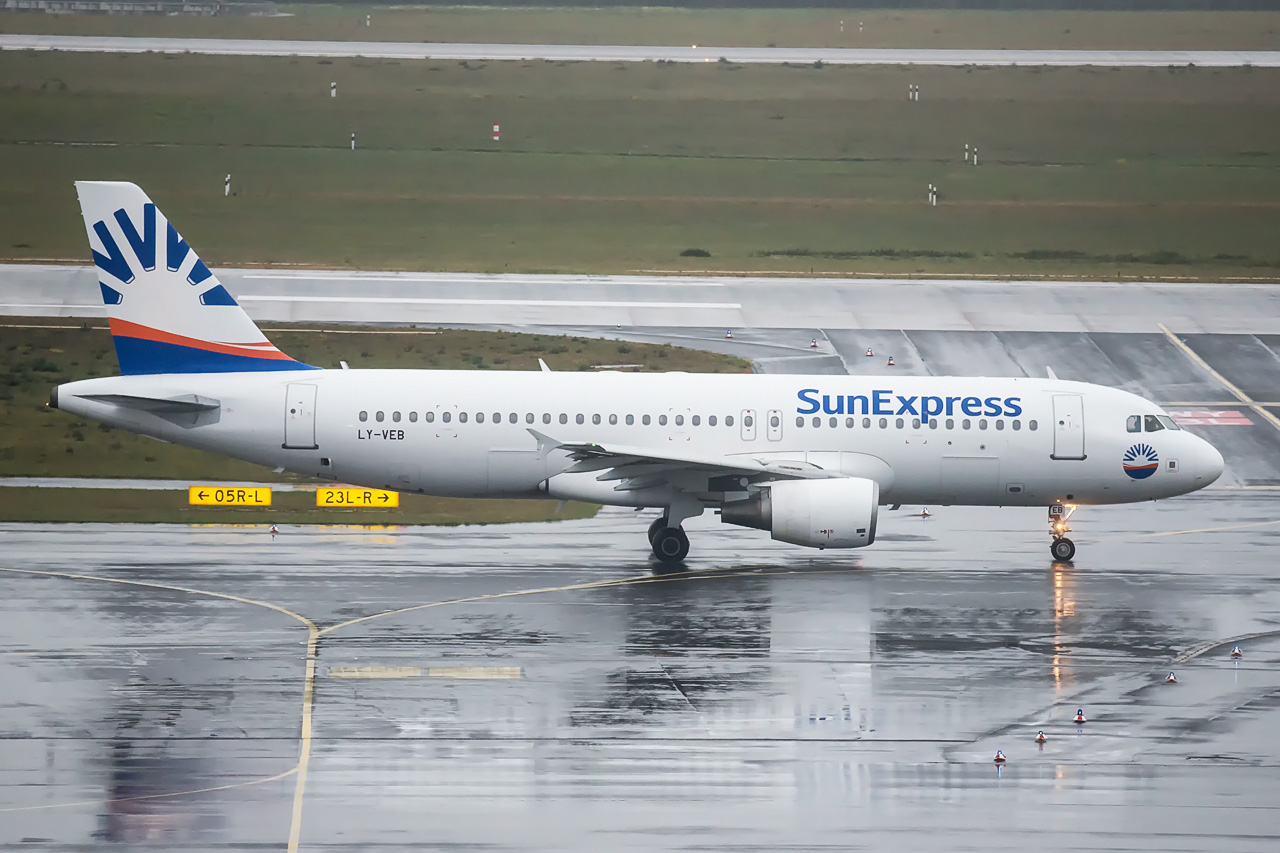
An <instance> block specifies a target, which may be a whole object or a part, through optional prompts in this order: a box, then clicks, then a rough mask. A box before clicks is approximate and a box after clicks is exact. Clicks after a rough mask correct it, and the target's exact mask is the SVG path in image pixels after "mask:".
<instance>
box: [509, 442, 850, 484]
mask: <svg viewBox="0 0 1280 853" xmlns="http://www.w3.org/2000/svg"><path fill="white" fill-rule="evenodd" d="M529 432H530V433H532V434H533V437H534V438H536V439H537V440H538V449H539V450H540V451H542V452H544V453H545V452H547V451H550V450H562V451H565V452H567V453H568V454H569V458H570V459H572V460H573V462H574V464H573V465H572V466H570V467H569V468H567V469H565V471H564V472H563V473H565V474H584V473H589V472H592V471H599V472H600V476H598V477H596V479H597V480H606V481H607V480H617V481H619V482H618V485H617V486H615V487H614V488H615V489H616V490H618V491H630V490H633V489H644V488H649V487H652V486H658V485H662V484H663V483H666V482H669V481H671V480H673V479H675V478H680V477H682V475H688V474H691V473H693V474H698V475H701V476H705V477H706V478H708V479H710V478H712V477H722V476H738V477H744V476H745V477H749V478H752V479H755V480H766V479H767V480H779V479H782V480H794V479H804V480H810V479H830V478H835V477H844V476H846V475H845V474H842V473H840V472H839V471H830V470H827V469H825V468H821V467H819V466H817V465H813V464H811V463H809V462H800V461H797V460H792V459H757V458H754V457H752V456H750V455H741V456H738V455H735V456H715V455H704V454H697V453H681V452H680V451H678V450H674V449H665V448H662V449H659V448H653V447H633V446H628V445H620V444H596V443H595V442H586V441H558V440H556V439H554V438H552V437H550V436H548V435H544V434H543V433H540V432H538V431H537V430H532V429H531V430H529Z"/></svg>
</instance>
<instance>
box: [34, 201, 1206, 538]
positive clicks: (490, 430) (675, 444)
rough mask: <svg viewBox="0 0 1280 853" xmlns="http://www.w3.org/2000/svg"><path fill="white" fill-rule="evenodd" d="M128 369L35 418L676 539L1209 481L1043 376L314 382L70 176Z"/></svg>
mask: <svg viewBox="0 0 1280 853" xmlns="http://www.w3.org/2000/svg"><path fill="white" fill-rule="evenodd" d="M76 188H77V190H78V193H79V199H80V207H81V212H82V214H83V217H84V222H85V230H86V233H87V235H88V238H89V243H90V247H91V250H92V255H93V260H94V263H95V265H96V267H97V272H98V278H99V288H100V291H101V294H102V300H103V304H104V306H105V310H106V314H107V317H108V318H109V321H110V330H111V334H112V338H113V340H114V344H115V350H116V355H117V358H118V360H119V363H120V372H121V374H122V375H121V376H114V377H99V378H95V379H85V380H81V381H78V382H70V383H67V384H64V385H59V386H58V387H56V388H55V389H54V390H53V392H52V394H51V397H50V406H51V407H53V408H55V409H61V410H63V411H66V412H70V413H72V414H74V415H77V416H80V417H87V418H93V419H95V420H98V421H101V422H103V423H107V424H110V425H112V426H116V427H120V428H122V429H126V430H129V431H132V432H135V433H139V434H142V435H147V436H151V437H153V438H157V439H161V440H163V441H167V442H172V443H174V444H181V445H186V446H188V447H196V448H200V449H202V450H208V451H212V452H214V453H218V454H222V455H224V456H229V457H234V458H237V459H243V460H247V461H249V462H255V463H258V464H261V465H266V466H269V467H272V468H279V469H285V470H289V471H293V472H296V473H298V474H302V475H306V476H308V477H316V478H320V479H322V480H331V481H338V482H344V483H350V484H355V485H359V486H364V487H371V488H380V489H389V490H396V491H401V492H417V493H424V494H431V495H443V496H454V497H461V498H544V499H545V498H556V499H560V500H579V501H587V502H592V503H598V504H606V505H611V506H625V507H636V508H657V509H660V510H661V514H660V515H659V517H658V518H657V519H656V520H654V521H653V523H652V524H651V525H650V527H649V531H648V537H649V544H650V547H651V549H652V551H653V554H654V555H655V557H656V558H657V559H658V560H660V561H663V562H679V561H683V560H684V559H685V557H686V556H687V555H688V552H689V539H688V537H687V536H686V534H685V532H684V529H683V527H682V524H683V522H684V521H686V520H687V519H690V518H694V517H697V516H700V515H701V514H702V513H703V512H705V511H706V510H708V509H712V510H715V511H718V512H719V514H720V519H721V521H722V522H724V523H727V524H733V525H739V526H744V527H750V528H758V529H761V530H766V531H768V532H769V533H770V535H771V536H772V538H774V539H776V540H779V541H782V542H787V543H791V544H794V545H800V546H808V547H815V548H820V549H825V548H861V547H865V546H868V545H871V544H872V543H873V542H875V539H876V526H877V521H878V515H879V509H880V507H881V506H891V507H894V508H896V507H897V506H900V505H902V504H926V505H931V506H932V505H943V506H946V505H951V506H956V505H966V506H1044V507H1048V508H1049V521H1050V535H1051V537H1052V541H1051V545H1050V551H1051V554H1052V556H1053V559H1054V560H1057V561H1064V562H1066V561H1071V560H1073V558H1074V557H1075V552H1076V547H1075V544H1074V543H1073V542H1072V541H1071V540H1070V539H1069V538H1068V537H1067V536H1066V535H1065V534H1066V533H1067V532H1068V531H1069V530H1070V528H1069V527H1068V526H1067V520H1068V518H1069V517H1070V513H1071V512H1072V511H1073V510H1074V507H1076V506H1081V505H1101V504H1119V503H1130V502H1135V501H1148V500H1156V499H1159V498H1167V497H1171V496H1174V495H1181V494H1186V493H1188V492H1193V491H1195V490H1197V489H1202V488H1204V487H1206V486H1208V485H1209V484H1211V483H1213V482H1214V481H1215V480H1216V479H1217V478H1218V477H1219V475H1221V473H1222V470H1223V460H1222V456H1221V454H1219V453H1218V451H1217V450H1216V449H1214V447H1213V446H1212V445H1210V444H1209V443H1208V442H1206V441H1204V440H1203V439H1201V438H1199V437H1197V436H1195V435H1192V434H1191V433H1189V432H1187V431H1185V430H1182V429H1180V428H1179V426H1178V424H1177V423H1176V422H1174V420H1173V419H1172V418H1170V417H1169V415H1168V414H1167V413H1166V412H1164V411H1163V410H1161V409H1160V407H1159V406H1157V405H1155V404H1154V403H1152V402H1149V401H1148V400H1145V399H1143V398H1142V397H1139V396H1136V395H1134V394H1131V393H1128V392H1125V391H1122V390H1119V389H1116V388H1109V387H1105V386H1101V385H1094V384H1089V383H1085V382H1073V381H1063V380H1059V379H1057V378H1056V377H1055V376H1054V375H1053V373H1052V371H1049V378H1046V379H1039V378H1027V377H1016V378H1012V377H977V378H975V377H938V376H893V377H889V376H785V375H759V374H740V375H722V374H715V375H701V374H687V373H618V372H602V373H579V372H573V373H557V372H551V371H549V370H548V369H547V368H546V365H545V364H543V365H542V370H541V371H497V370H489V371H478V370H476V371H471V370H468V371H450V370H359V369H346V365H345V364H344V365H343V369H321V368H318V367H315V366H312V365H308V364H303V363H301V362H299V361H296V360H294V359H293V358H290V357H289V356H288V355H286V354H285V353H283V352H281V351H280V350H279V349H277V348H276V347H275V345H273V344H272V343H271V342H270V341H269V340H267V338H266V336H265V335H264V334H263V333H262V332H261V331H260V330H259V329H258V327H257V326H256V325H255V324H254V322H253V321H252V320H251V319H250V318H249V315H248V314H246V313H245V312H244V310H243V309H242V308H241V307H240V306H239V305H238V304H237V303H236V301H235V299H234V298H233V296H232V295H231V294H230V293H229V292H228V291H227V290H226V288H225V287H223V285H222V284H221V283H220V282H219V281H218V278H217V276H215V275H214V274H213V273H212V272H211V271H210V270H209V268H208V267H207V266H206V265H205V264H204V262H203V261H201V260H200V258H199V257H198V256H197V254H196V253H195V252H194V251H193V250H192V249H191V247H190V246H189V245H188V244H187V242H186V240H184V239H183V237H182V236H181V234H180V233H179V232H178V231H177V230H176V228H175V227H174V226H173V224H172V223H170V222H169V220H168V219H167V218H166V217H165V216H164V214H163V213H161V212H160V211H159V210H158V209H157V207H156V205H155V204H154V203H153V202H152V201H151V199H150V198H149V197H148V196H147V195H146V193H144V192H143V191H142V189H140V188H139V187H138V186H136V185H134V184H132V183H123V182H105V181H83V182H77V183H76Z"/></svg>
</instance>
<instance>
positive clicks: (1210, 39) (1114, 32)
mask: <svg viewBox="0 0 1280 853" xmlns="http://www.w3.org/2000/svg"><path fill="white" fill-rule="evenodd" d="M281 10H282V11H285V12H287V13H289V14H290V15H291V17H282V18H234V17H228V18H221V17H219V18H183V17H153V16H134V15H129V16H125V15H0V32H11V33H59V34H76V35H114V36H170V37H197V38H264V39H318V40H337V41H348V40H350V41H409V42H476V43H489V42H496V43H523V44H673V45H686V44H689V45H691V44H703V45H725V46H742V47H766V46H778V47H947V48H1095V49H1099V48H1111V49H1147V50H1159V49H1165V50H1175V49H1176V50H1245V49H1255V50H1272V49H1274V47H1275V44H1276V42H1277V38H1278V37H1280V14H1278V13H1276V12H1225V13H1224V12H1207V11H1202V12H1096V11H1076V10H1070V11H1043V12H1041V11H1035V12H1030V11H1005V10H1001V11H976V10H975V11H943V10H893V9H697V10H694V9H671V8H622V9H618V8H613V9H588V8H582V9H578V8H545V9H519V8H493V9H482V8H474V7H473V8H457V7H454V8H438V9H435V8H416V9H406V8H403V7H400V8H385V7H377V6H368V5H363V4H362V5H356V6H343V5H332V6H330V5H324V6H317V5H282V6H281ZM366 15H370V16H371V20H370V21H369V26H367V27H366V26H365V16H366ZM841 21H843V22H844V31H843V32H841V29H840V22H841ZM859 23H861V24H862V25H863V26H862V29H861V31H859Z"/></svg>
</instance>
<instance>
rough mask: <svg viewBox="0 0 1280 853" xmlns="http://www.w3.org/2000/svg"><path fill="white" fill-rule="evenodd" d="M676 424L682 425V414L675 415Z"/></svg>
mask: <svg viewBox="0 0 1280 853" xmlns="http://www.w3.org/2000/svg"><path fill="white" fill-rule="evenodd" d="M676 426H684V415H676Z"/></svg>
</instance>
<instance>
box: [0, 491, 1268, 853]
mask: <svg viewBox="0 0 1280 853" xmlns="http://www.w3.org/2000/svg"><path fill="white" fill-rule="evenodd" d="M1042 514H1043V513H1042V511H1040V510H1025V511H1023V510H1014V511H1010V510H977V509H946V510H942V509H939V510H937V511H936V513H935V516H934V517H933V518H931V519H928V520H924V519H920V518H913V517H908V516H907V514H906V513H905V512H899V513H893V512H887V511H886V512H885V513H883V514H882V521H881V537H880V541H878V542H877V543H876V545H875V546H873V547H872V548H871V549H868V550H866V551H861V552H857V553H843V554H838V553H827V554H818V553H815V552H805V551H801V550H799V549H794V548H790V547H788V546H782V545H778V544H776V543H772V542H771V541H769V540H768V539H767V538H766V537H765V536H764V535H763V534H760V533H758V532H755V531H747V530H740V529H736V528H724V527H722V526H720V525H719V524H718V522H716V521H715V520H714V519H713V518H710V517H708V518H704V519H702V520H699V521H697V522H694V523H691V524H690V533H691V537H692V538H693V540H694V543H695V545H694V556H693V557H692V558H691V560H690V564H689V569H691V570H692V571H691V572H689V573H682V574H673V575H663V574H661V573H659V572H658V571H657V570H656V569H655V567H654V566H653V565H652V564H651V563H650V560H649V559H648V558H647V557H646V556H645V549H644V548H642V547H641V544H642V542H643V529H644V525H645V524H646V523H647V521H648V519H647V517H641V516H639V515H637V514H635V513H630V512H625V511H618V510H606V511H605V512H604V513H602V514H601V515H600V516H599V517H597V518H596V519H593V520H590V521H580V522H566V523H563V524H554V525H519V526H512V527H503V528H459V529H453V530H448V529H433V528H413V529H393V530H383V531H362V530H358V529H323V528H311V529H307V528H287V527H286V528H285V529H284V531H283V532H282V534H281V535H280V536H279V537H278V538H277V539H276V540H275V541H272V539H271V537H270V536H269V535H268V534H267V532H266V530H265V526H257V527H251V528H232V527H211V528H198V527H177V526H160V527H139V526H126V525H121V526H97V525H84V526H80V525H69V526H45V525H36V526H13V525H9V526H5V527H3V531H2V532H3V536H4V539H5V542H6V548H5V552H6V553H5V559H4V561H3V563H0V569H3V570H0V643H2V644H3V648H4V649H5V652H4V653H3V654H0V678H2V679H3V683H4V684H5V685H6V691H5V697H4V714H3V720H4V734H5V738H6V740H5V743H6V746H5V755H6V759H5V771H6V772H5V773H4V774H3V775H0V844H5V845H15V846H16V845H18V844H19V843H21V844H22V846H23V848H24V849H33V850H65V849H72V848H77V847H80V846H87V845H91V844H100V843H115V844H117V845H121V844H122V845H126V846H130V845H132V846H137V845H141V844H144V843H147V844H157V843H162V844H164V846H166V847H167V848H168V849H178V848H183V849H187V848H191V849H195V848H199V849H203V850H220V851H241V850H244V851H247V850H253V849H261V848H262V847H268V848H272V849H280V848H282V847H285V846H286V845H288V844H289V841H290V839H292V841H293V842H294V844H293V845H291V846H289V849H298V850H320V849H325V850H356V849H359V850H369V849H392V848H395V849H403V848H405V847H416V848H421V847H431V848H432V849H444V850H452V849H458V850H462V849H467V850H477V849H522V850H599V849H610V850H688V849H694V848H696V849H700V850H731V849H732V850H742V849H753V850H766V849H767V850H813V849H820V848H824V847H827V848H840V849H849V848H851V847H872V848H877V849H884V848H890V847H892V848H897V849H921V848H931V849H934V848H937V847H940V846H945V847H948V848H951V849H969V848H976V847H981V848H983V849H988V850H1006V849H1007V850H1015V849H1016V850H1025V849H1027V848H1028V847H1034V848H1036V849H1050V850H1053V849H1056V850H1076V849H1098V848H1106V849H1121V848H1122V849H1132V850H1170V849H1177V850H1212V851H1221V850H1225V849H1231V850H1260V851H1261V850H1270V849H1274V847H1275V845H1276V843H1277V840H1278V836H1280V819H1278V818H1280V815H1278V814H1277V809H1278V808H1280V807H1278V806H1277V803H1278V802H1280V796H1277V795H1278V794H1280V783H1278V781H1277V780H1278V779H1280V776H1278V775H1277V772H1276V769H1277V766H1280V740H1278V739H1277V738H1276V737H1275V736H1274V734H1273V728H1274V726H1273V722H1274V709H1275V706H1276V703H1275V697H1276V696H1277V695H1280V669H1278V668H1277V663H1280V640H1277V637H1276V632H1275V625H1276V620H1277V619H1278V618H1280V587H1277V586H1276V585H1275V584H1274V583H1272V580H1273V577H1272V575H1273V572H1272V571H1271V565H1272V562H1273V561H1272V559H1271V551H1272V548H1273V544H1272V542H1273V539H1274V537H1275V536H1276V535H1277V529H1278V528H1277V525H1278V524H1280V517H1278V516H1277V515H1276V512H1275V505H1274V503H1273V501H1272V500H1271V499H1269V498H1267V497H1266V496H1262V495H1247V496H1234V497H1232V498H1231V499H1230V500H1227V499H1224V498H1223V497H1222V496H1219V497H1211V496H1205V495H1200V496H1193V497H1187V498H1179V499H1175V500H1171V501H1167V502H1164V503H1161V504H1157V505H1148V506H1132V507H1117V508H1112V509H1106V510H1096V511H1092V510H1091V511H1082V513H1080V514H1078V515H1077V519H1076V521H1077V534H1076V538H1077V541H1078V542H1079V543H1080V544H1081V554H1080V556H1079V557H1078V558H1077V562H1076V565H1075V566H1074V567H1068V566H1064V565H1057V566H1053V565H1050V563H1049V561H1048V558H1047V554H1046V553H1045V545H1046V542H1047V537H1046V536H1045V535H1044V531H1042V530H1041V527H1042V525H1043V519H1042V518H1041V516H1042ZM1260 632H1261V633H1260ZM1241 638H1245V639H1241ZM309 642H312V643H313V645H311V646H309V645H308V643H309ZM1234 642H1240V643H1242V644H1243V646H1244V649H1245V657H1244V658H1243V660H1241V661H1239V662H1233V661H1232V660H1230V659H1229V657H1228V654H1227V652H1228V650H1229V649H1230V647H1231V644H1232V643H1234ZM309 649H310V652H309ZM1171 669H1173V670H1176V671H1177V674H1178V676H1179V679H1180V683H1179V684H1178V685H1176V686H1167V685H1165V684H1163V683H1162V679H1163V677H1164V675H1165V674H1166V672H1168V671H1169V670H1171ZM309 673H313V674H311V675H309ZM1077 708H1083V709H1084V711H1085V713H1086V715H1087V716H1088V719H1089V722H1088V723H1087V724H1086V725H1084V726H1076V725H1075V724H1073V723H1072V721H1071V718H1072V715H1074V713H1075V712H1076V710H1077ZM1268 712H1270V713H1268ZM1041 729H1043V730H1044V731H1045V732H1046V733H1047V735H1048V737H1049V740H1048V742H1047V743H1046V744H1045V745H1044V747H1043V748H1039V747H1037V745H1036V744H1035V743H1033V741H1032V738H1033V736H1034V735H1035V733H1036V731H1037V730H1041ZM996 749H1001V750H1003V751H1004V753H1005V755H1006V756H1008V758H1009V763H1008V765H1007V766H1006V767H1004V768H1003V769H999V768H997V767H996V766H995V765H994V764H993V763H992V760H991V759H992V756H993V755H994V753H995V750H996ZM997 826H998V827H999V831H995V830H993V827H997Z"/></svg>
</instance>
